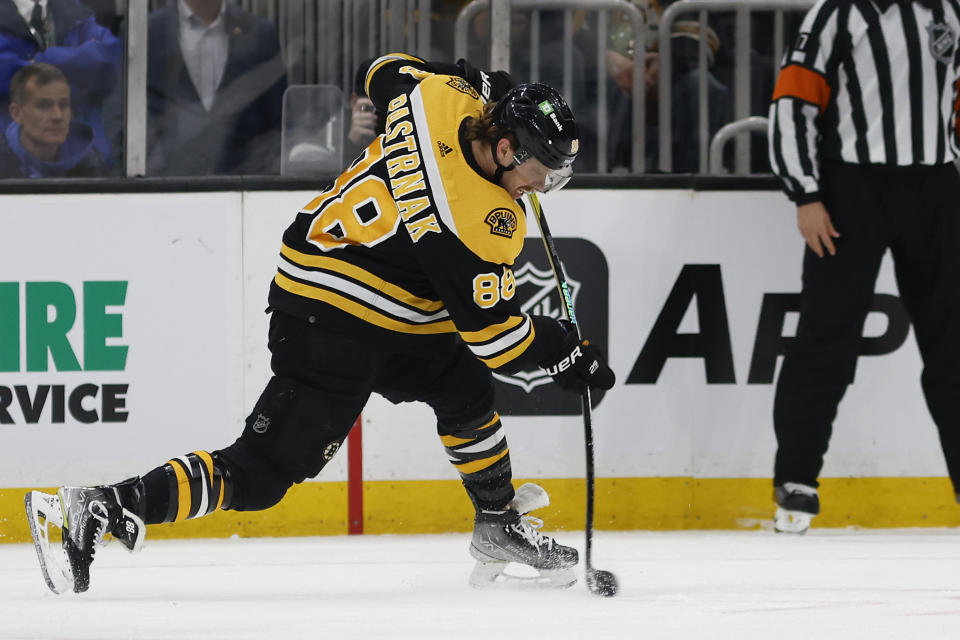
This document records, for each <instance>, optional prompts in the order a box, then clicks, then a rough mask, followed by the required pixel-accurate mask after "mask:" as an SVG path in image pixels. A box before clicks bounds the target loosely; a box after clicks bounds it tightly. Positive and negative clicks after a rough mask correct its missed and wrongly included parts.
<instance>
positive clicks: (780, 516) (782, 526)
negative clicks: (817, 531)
mask: <svg viewBox="0 0 960 640" xmlns="http://www.w3.org/2000/svg"><path fill="white" fill-rule="evenodd" d="M811 520H813V515H811V514H809V513H807V512H805V511H788V510H787V509H784V508H783V507H777V512H776V514H774V516H773V530H774V531H776V532H777V533H792V534H795V535H802V534H804V533H806V532H807V529H809V528H810V521H811Z"/></svg>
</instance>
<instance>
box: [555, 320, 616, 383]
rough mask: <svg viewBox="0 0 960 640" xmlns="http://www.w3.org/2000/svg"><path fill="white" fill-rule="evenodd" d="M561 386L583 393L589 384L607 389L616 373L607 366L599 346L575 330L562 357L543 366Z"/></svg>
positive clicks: (567, 341) (570, 335) (565, 346)
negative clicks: (581, 337) (549, 364)
mask: <svg viewBox="0 0 960 640" xmlns="http://www.w3.org/2000/svg"><path fill="white" fill-rule="evenodd" d="M544 371H546V372H547V373H548V374H550V376H551V377H552V378H553V381H554V382H556V383H557V384H558V385H560V387H561V388H562V389H565V390H567V391H575V392H577V393H579V392H582V391H583V389H584V387H586V385H590V386H591V387H593V388H596V389H603V390H604V391H606V390H607V389H610V388H612V387H613V383H614V382H616V379H617V377H616V375H615V374H614V373H613V370H612V369H611V368H610V367H608V366H607V363H606V362H605V361H604V359H603V354H602V353H601V352H600V349H598V348H597V347H595V346H593V345H592V344H590V341H589V340H580V339H579V338H578V337H577V332H576V330H571V331H570V332H569V333H568V334H567V338H566V342H565V343H564V345H563V351H562V352H561V356H560V359H559V360H558V361H557V362H556V363H554V364H553V365H552V366H549V367H544Z"/></svg>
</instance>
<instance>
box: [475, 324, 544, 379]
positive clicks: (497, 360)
mask: <svg viewBox="0 0 960 640" xmlns="http://www.w3.org/2000/svg"><path fill="white" fill-rule="evenodd" d="M536 333H537V332H536V330H535V329H534V327H533V325H531V326H530V335H528V336H527V337H526V339H525V340H524V341H523V342H521V343H520V344H518V345H517V346H515V347H514V348H512V349H510V350H509V351H506V352H504V353H502V354H500V355H499V356H496V357H494V358H480V360H482V361H483V363H484V364H485V365H487V366H488V367H490V368H491V369H498V368H500V367H502V366H503V365H505V364H507V363H508V362H510V361H511V360H513V359H514V358H517V357H519V356H520V354H522V353H523V352H524V351H526V350H527V347H529V346H530V343H531V342H533V338H534V337H535V336H536Z"/></svg>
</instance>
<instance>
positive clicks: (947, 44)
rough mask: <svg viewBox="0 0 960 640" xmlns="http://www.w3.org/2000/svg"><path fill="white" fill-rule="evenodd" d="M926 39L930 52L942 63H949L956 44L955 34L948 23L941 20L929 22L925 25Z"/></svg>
mask: <svg viewBox="0 0 960 640" xmlns="http://www.w3.org/2000/svg"><path fill="white" fill-rule="evenodd" d="M927 39H928V40H929V42H930V53H931V54H932V55H933V57H934V58H936V59H937V60H939V61H940V62H942V63H943V64H950V62H951V61H952V59H953V52H954V50H955V49H956V46H957V34H956V32H954V30H953V29H951V28H950V25H948V24H945V23H943V22H931V23H930V24H928V25H927Z"/></svg>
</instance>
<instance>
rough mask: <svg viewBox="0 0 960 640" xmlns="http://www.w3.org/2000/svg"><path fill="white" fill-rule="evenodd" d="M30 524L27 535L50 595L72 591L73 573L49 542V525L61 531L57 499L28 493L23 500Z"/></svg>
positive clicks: (54, 496) (61, 552)
mask: <svg viewBox="0 0 960 640" xmlns="http://www.w3.org/2000/svg"><path fill="white" fill-rule="evenodd" d="M23 502H24V506H25V507H26V510H27V522H28V523H29V524H30V536H31V537H32V538H33V546H34V548H35V549H36V550H37V559H38V560H40V570H41V571H43V579H44V581H45V582H46V583H47V587H49V588H50V590H51V591H53V592H54V593H64V592H67V591H72V590H73V573H72V572H71V571H70V564H69V562H68V560H67V558H66V555H64V553H63V547H62V546H61V545H52V544H51V543H50V525H51V524H53V525H56V526H57V527H59V528H60V529H62V528H63V510H62V509H61V508H60V498H59V497H58V496H56V495H51V494H49V493H42V492H40V491H30V492H29V493H27V495H26V496H25V497H24V499H23Z"/></svg>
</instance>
